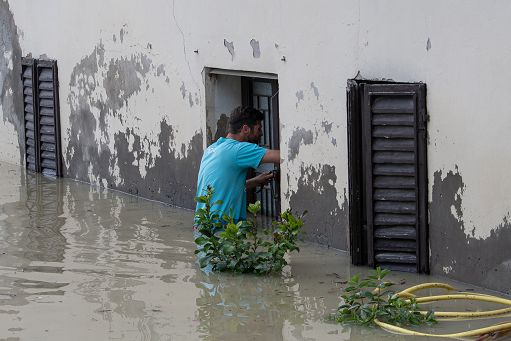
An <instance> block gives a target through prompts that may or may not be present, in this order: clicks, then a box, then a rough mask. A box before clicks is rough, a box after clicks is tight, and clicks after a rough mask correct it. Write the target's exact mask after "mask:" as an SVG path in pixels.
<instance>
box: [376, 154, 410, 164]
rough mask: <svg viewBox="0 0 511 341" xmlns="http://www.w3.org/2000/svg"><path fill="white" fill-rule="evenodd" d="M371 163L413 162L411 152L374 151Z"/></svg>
mask: <svg viewBox="0 0 511 341" xmlns="http://www.w3.org/2000/svg"><path fill="white" fill-rule="evenodd" d="M373 163H411V164H414V163H415V153H413V152H375V153H374V154H373Z"/></svg>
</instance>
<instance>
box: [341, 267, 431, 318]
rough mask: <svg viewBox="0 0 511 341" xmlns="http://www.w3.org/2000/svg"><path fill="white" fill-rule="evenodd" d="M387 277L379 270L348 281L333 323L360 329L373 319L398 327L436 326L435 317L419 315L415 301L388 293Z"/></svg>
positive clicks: (389, 290)
mask: <svg viewBox="0 0 511 341" xmlns="http://www.w3.org/2000/svg"><path fill="white" fill-rule="evenodd" d="M389 273H390V271H389V270H387V269H381V268H380V267H378V268H376V270H373V271H372V273H371V274H369V275H368V276H367V277H366V278H360V275H355V276H353V277H351V279H350V280H349V281H348V284H347V286H346V288H345V289H344V293H343V295H342V299H343V303H342V304H341V305H340V306H339V308H338V309H337V312H336V313H335V314H334V316H333V319H334V320H336V321H337V322H339V323H354V324H362V325H369V324H373V323H375V320H376V319H377V320H379V321H382V322H386V323H390V324H393V325H397V326H402V325H421V324H432V323H435V322H436V319H435V316H434V313H433V312H432V311H428V312H423V311H421V310H420V309H419V307H418V305H417V302H416V300H415V298H413V297H406V298H404V297H400V296H399V294H396V293H395V292H394V291H392V290H391V289H390V288H391V287H392V286H393V285H395V283H393V282H388V281H384V280H383V278H384V277H385V276H386V275H388V274H389Z"/></svg>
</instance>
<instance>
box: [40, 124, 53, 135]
mask: <svg viewBox="0 0 511 341" xmlns="http://www.w3.org/2000/svg"><path fill="white" fill-rule="evenodd" d="M39 131H40V132H41V134H47V135H54V134H55V127H53V126H47V125H41V127H40V129H39Z"/></svg>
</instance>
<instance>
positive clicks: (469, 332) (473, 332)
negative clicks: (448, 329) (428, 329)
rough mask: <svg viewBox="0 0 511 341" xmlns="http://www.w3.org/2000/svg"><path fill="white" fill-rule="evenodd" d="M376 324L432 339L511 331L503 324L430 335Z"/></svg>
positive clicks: (378, 323) (380, 323)
mask: <svg viewBox="0 0 511 341" xmlns="http://www.w3.org/2000/svg"><path fill="white" fill-rule="evenodd" d="M374 323H376V324H377V325H378V326H380V327H382V328H384V329H386V330H390V331H393V332H396V333H400V334H405V335H414V336H430V337H445V338H460V337H470V336H480V335H484V334H489V333H495V332H498V331H502V330H509V329H511V322H508V323H503V324H496V325H493V326H490V327H485V328H479V329H473V330H467V331H465V332H460V333H452V334H428V333H421V332H416V331H413V330H410V329H406V328H401V327H398V326H394V325H393V324H388V323H385V322H381V321H379V320H378V319H374Z"/></svg>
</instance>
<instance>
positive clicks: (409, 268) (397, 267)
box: [378, 263, 417, 273]
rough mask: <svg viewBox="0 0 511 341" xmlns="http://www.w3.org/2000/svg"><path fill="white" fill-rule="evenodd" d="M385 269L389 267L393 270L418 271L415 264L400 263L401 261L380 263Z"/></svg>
mask: <svg viewBox="0 0 511 341" xmlns="http://www.w3.org/2000/svg"><path fill="white" fill-rule="evenodd" d="M378 266H380V267H381V268H383V269H389V270H391V271H400V272H412V273H413V272H417V266H416V265H415V264H413V263H412V264H399V263H378Z"/></svg>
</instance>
